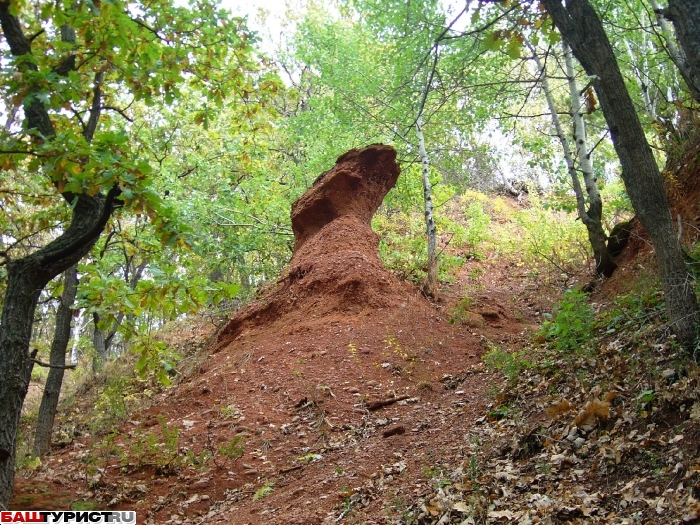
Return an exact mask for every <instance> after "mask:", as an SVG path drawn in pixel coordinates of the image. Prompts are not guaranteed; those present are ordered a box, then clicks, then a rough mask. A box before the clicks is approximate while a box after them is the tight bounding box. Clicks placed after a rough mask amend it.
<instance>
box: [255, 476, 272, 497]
mask: <svg viewBox="0 0 700 525" xmlns="http://www.w3.org/2000/svg"><path fill="white" fill-rule="evenodd" d="M274 487H275V484H274V483H273V482H272V481H266V482H265V483H264V484H263V486H262V487H260V488H259V489H258V490H256V491H255V494H253V501H257V500H259V499H262V498H264V497H265V496H269V495H270V494H272V490H273V489H274Z"/></svg>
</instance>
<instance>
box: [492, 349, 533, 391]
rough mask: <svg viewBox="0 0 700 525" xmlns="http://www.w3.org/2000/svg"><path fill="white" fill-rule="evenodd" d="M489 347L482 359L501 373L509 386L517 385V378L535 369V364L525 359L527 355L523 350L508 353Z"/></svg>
mask: <svg viewBox="0 0 700 525" xmlns="http://www.w3.org/2000/svg"><path fill="white" fill-rule="evenodd" d="M489 346H490V349H489V351H488V352H487V353H486V354H484V357H483V359H484V361H485V362H486V365H487V366H488V367H489V368H495V369H497V370H500V371H501V372H503V375H504V376H506V379H507V380H508V383H509V384H510V385H511V386H514V385H516V384H517V382H518V378H519V377H520V374H521V373H522V372H523V371H524V370H527V369H530V368H534V367H535V364H534V363H533V362H532V361H530V360H529V359H527V358H526V357H525V356H526V355H527V352H526V351H525V350H517V351H515V352H508V351H506V350H501V349H500V348H498V347H497V346H495V345H489Z"/></svg>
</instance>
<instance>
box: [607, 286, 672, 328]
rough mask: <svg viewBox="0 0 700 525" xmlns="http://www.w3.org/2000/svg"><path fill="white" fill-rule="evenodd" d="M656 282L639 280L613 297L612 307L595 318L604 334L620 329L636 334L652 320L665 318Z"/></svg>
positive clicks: (664, 304)
mask: <svg viewBox="0 0 700 525" xmlns="http://www.w3.org/2000/svg"><path fill="white" fill-rule="evenodd" d="M659 288H660V285H659V283H658V282H654V281H652V282H647V281H643V282H640V284H639V286H638V287H636V288H635V289H634V290H632V291H630V292H629V293H625V294H621V295H618V296H617V297H615V300H614V302H613V307H612V308H610V309H608V310H606V311H604V312H602V313H601V315H600V316H599V317H598V319H597V320H596V327H599V328H600V329H601V330H602V331H603V332H604V333H606V334H615V333H618V332H620V331H622V330H624V331H626V332H628V333H630V334H636V333H641V332H643V331H644V329H645V328H646V327H647V326H649V325H650V324H653V323H654V322H658V321H664V320H665V319H666V302H665V301H664V297H663V293H662V292H661V290H660V289H659Z"/></svg>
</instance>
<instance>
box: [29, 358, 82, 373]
mask: <svg viewBox="0 0 700 525" xmlns="http://www.w3.org/2000/svg"><path fill="white" fill-rule="evenodd" d="M32 363H34V364H37V365H39V366H43V367H44V368H58V369H61V370H68V369H71V370H74V369H75V367H76V366H78V365H52V364H49V363H44V362H43V361H39V360H38V359H32Z"/></svg>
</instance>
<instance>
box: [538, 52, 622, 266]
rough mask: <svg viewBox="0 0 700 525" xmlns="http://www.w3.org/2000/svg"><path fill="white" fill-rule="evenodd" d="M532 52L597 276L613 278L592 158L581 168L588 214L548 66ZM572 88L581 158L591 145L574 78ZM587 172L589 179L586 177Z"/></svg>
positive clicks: (613, 264) (570, 84)
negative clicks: (588, 206) (552, 87)
mask: <svg viewBox="0 0 700 525" xmlns="http://www.w3.org/2000/svg"><path fill="white" fill-rule="evenodd" d="M530 49H531V51H532V52H533V59H534V60H535V64H537V68H538V69H539V71H540V75H541V77H542V90H543V91H544V95H545V98H546V99H547V105H548V106H549V111H550V113H551V114H552V124H553V125H554V129H555V131H556V134H557V138H558V139H559V143H560V144H561V147H562V149H563V150H564V160H565V161H566V167H567V171H568V172H569V178H570V179H571V185H572V187H573V188H574V195H575V196H576V210H577V211H578V216H579V218H580V219H581V222H583V224H584V226H586V230H587V231H588V240H589V242H590V244H591V248H592V249H593V257H594V258H595V261H596V274H597V275H599V276H601V277H606V278H607V277H610V276H611V275H612V274H613V272H614V271H615V269H616V268H617V265H616V264H615V263H614V262H613V260H612V259H611V258H610V255H609V254H608V247H607V245H606V243H605V240H606V235H605V231H604V230H603V224H602V222H601V220H602V213H603V201H602V199H601V198H600V193H599V192H598V186H596V184H595V180H594V177H593V169H592V164H591V159H590V156H586V155H583V156H584V158H585V160H586V161H587V164H586V167H585V168H584V166H583V163H581V168H582V171H583V172H584V181H585V183H586V190H587V192H588V200H589V203H590V208H589V209H588V211H586V199H585V197H584V195H583V189H582V188H581V181H580V180H579V175H578V172H577V171H576V165H575V161H574V156H573V154H572V152H571V148H570V147H569V141H568V140H567V138H566V134H565V133H564V129H563V128H562V125H561V122H560V121H559V116H558V114H557V107H556V104H555V103H554V98H553V97H552V91H551V89H550V88H549V80H548V79H547V74H546V71H545V70H544V64H542V61H541V60H540V57H539V56H537V54H536V52H535V51H536V50H535V48H534V47H531V48H530ZM566 54H567V48H566V47H565V48H564V55H565V59H566ZM570 57H571V55H570V54H569V59H570ZM567 69H568V63H567ZM569 74H570V75H573V70H572V71H571V72H568V71H567V75H569ZM572 79H573V82H572ZM569 89H570V91H572V97H571V104H572V108H573V112H574V113H576V112H578V113H579V116H580V118H579V122H577V123H575V124H574V130H575V131H576V130H579V133H578V134H576V133H575V135H574V138H575V142H576V146H577V150H579V159H580V158H581V156H582V154H581V152H586V150H587V144H586V137H585V132H584V133H581V131H583V130H584V127H583V117H582V116H581V115H580V106H581V99H580V96H579V91H578V87H577V86H576V80H575V78H573V77H570V82H569ZM574 93H575V95H574ZM575 120H576V119H575ZM586 157H587V158H586ZM587 173H588V176H586V174H587Z"/></svg>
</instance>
